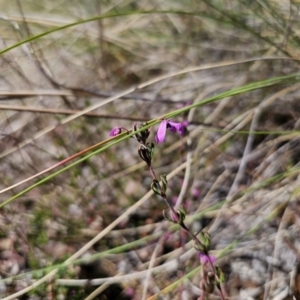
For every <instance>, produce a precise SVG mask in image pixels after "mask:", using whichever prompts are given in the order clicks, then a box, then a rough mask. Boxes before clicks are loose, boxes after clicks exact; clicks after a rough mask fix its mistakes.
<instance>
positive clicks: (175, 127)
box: [155, 119, 184, 144]
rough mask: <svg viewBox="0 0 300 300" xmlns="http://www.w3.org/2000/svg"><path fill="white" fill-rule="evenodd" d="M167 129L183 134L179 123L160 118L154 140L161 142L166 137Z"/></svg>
mask: <svg viewBox="0 0 300 300" xmlns="http://www.w3.org/2000/svg"><path fill="white" fill-rule="evenodd" d="M167 129H169V130H170V131H172V132H178V133H179V134H183V129H184V126H182V124H181V123H176V122H173V121H170V120H166V119H164V120H162V122H161V123H160V124H159V127H158V130H157V132H156V135H155V142H156V143H157V144H158V143H163V142H164V140H165V138H166V132H167Z"/></svg>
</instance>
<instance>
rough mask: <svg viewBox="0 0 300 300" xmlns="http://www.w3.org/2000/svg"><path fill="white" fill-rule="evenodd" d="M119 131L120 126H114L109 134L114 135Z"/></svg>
mask: <svg viewBox="0 0 300 300" xmlns="http://www.w3.org/2000/svg"><path fill="white" fill-rule="evenodd" d="M121 131H122V129H121V127H115V128H113V129H112V130H111V131H110V133H109V136H116V135H118V134H120V133H121Z"/></svg>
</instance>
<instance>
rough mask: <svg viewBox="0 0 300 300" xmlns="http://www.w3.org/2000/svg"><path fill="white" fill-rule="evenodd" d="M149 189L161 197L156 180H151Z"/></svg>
mask: <svg viewBox="0 0 300 300" xmlns="http://www.w3.org/2000/svg"><path fill="white" fill-rule="evenodd" d="M151 189H152V191H153V192H154V193H155V194H157V195H159V196H161V195H162V194H161V187H160V184H159V182H158V180H156V179H153V181H152V184H151Z"/></svg>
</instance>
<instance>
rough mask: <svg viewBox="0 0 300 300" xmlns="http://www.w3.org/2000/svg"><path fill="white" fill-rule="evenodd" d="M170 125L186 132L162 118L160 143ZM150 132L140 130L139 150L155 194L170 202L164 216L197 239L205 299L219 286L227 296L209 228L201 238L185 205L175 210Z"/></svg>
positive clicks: (137, 137)
mask: <svg viewBox="0 0 300 300" xmlns="http://www.w3.org/2000/svg"><path fill="white" fill-rule="evenodd" d="M143 126H144V124H140V125H139V126H138V125H137V124H135V125H134V131H137V130H138V129H142V127H143ZM122 129H124V128H121V127H116V128H114V129H113V130H112V131H111V132H110V135H111V136H114V135H117V134H119V133H121V131H122ZM167 129H168V130H170V131H171V132H177V133H179V134H181V135H182V134H183V131H184V125H182V124H181V123H176V122H173V121H171V120H166V119H164V120H162V122H161V123H160V125H159V128H158V131H157V133H156V136H155V141H156V143H162V142H163V141H164V140H165V137H166V132H167ZM149 135H150V130H149V129H145V130H141V131H140V132H139V133H137V134H136V135H135V138H136V140H137V141H138V142H139V144H140V145H139V147H138V154H139V156H140V157H141V159H142V160H144V161H145V162H146V164H147V166H148V168H149V171H150V174H151V177H152V184H151V189H152V190H153V191H154V193H155V194H157V195H159V196H161V197H162V199H163V200H164V201H165V203H166V205H167V206H168V211H167V212H165V211H163V214H164V217H165V218H166V219H167V220H168V221H170V222H172V223H175V224H178V225H179V226H180V227H181V228H182V229H183V230H184V231H185V232H186V233H187V234H188V235H189V236H190V237H191V239H192V240H193V242H194V248H195V249H196V250H197V251H199V259H200V262H201V264H202V267H203V268H202V274H203V276H202V279H201V282H200V287H201V289H202V292H203V293H202V295H201V298H200V299H204V297H205V293H211V292H212V291H213V289H214V287H216V288H217V289H218V291H219V295H220V298H221V299H222V300H225V299H226V297H225V294H224V292H223V290H222V288H221V283H222V282H224V275H223V273H222V271H221V270H220V268H218V267H215V266H214V263H215V261H216V258H215V257H214V256H213V255H209V254H208V252H209V247H210V236H209V234H208V233H207V232H201V233H200V238H198V237H197V236H196V235H195V234H194V233H192V232H191V231H190V229H189V228H188V227H187V226H186V225H185V223H184V220H185V217H186V211H185V209H184V208H179V210H178V211H176V210H175V208H174V206H173V205H172V203H171V201H169V200H168V198H167V195H166V191H167V187H168V182H167V176H166V175H163V176H160V180H161V183H160V182H159V180H158V177H157V176H156V173H155V171H154V169H153V167H152V158H153V152H154V144H153V143H147V139H148V137H149ZM206 266H208V267H209V269H210V271H209V272H207V271H205V267H206Z"/></svg>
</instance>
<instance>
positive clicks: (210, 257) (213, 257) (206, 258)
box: [199, 252, 217, 265]
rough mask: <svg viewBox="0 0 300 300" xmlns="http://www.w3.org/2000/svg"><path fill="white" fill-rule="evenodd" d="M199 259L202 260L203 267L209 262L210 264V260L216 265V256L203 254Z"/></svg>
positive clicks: (200, 254)
mask: <svg viewBox="0 0 300 300" xmlns="http://www.w3.org/2000/svg"><path fill="white" fill-rule="evenodd" d="M199 258H200V261H201V264H202V265H206V264H207V263H208V262H209V259H210V261H211V262H212V263H213V264H214V263H215V262H216V260H217V258H216V257H215V256H214V255H208V256H207V255H205V254H203V253H201V252H200V253H199Z"/></svg>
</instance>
